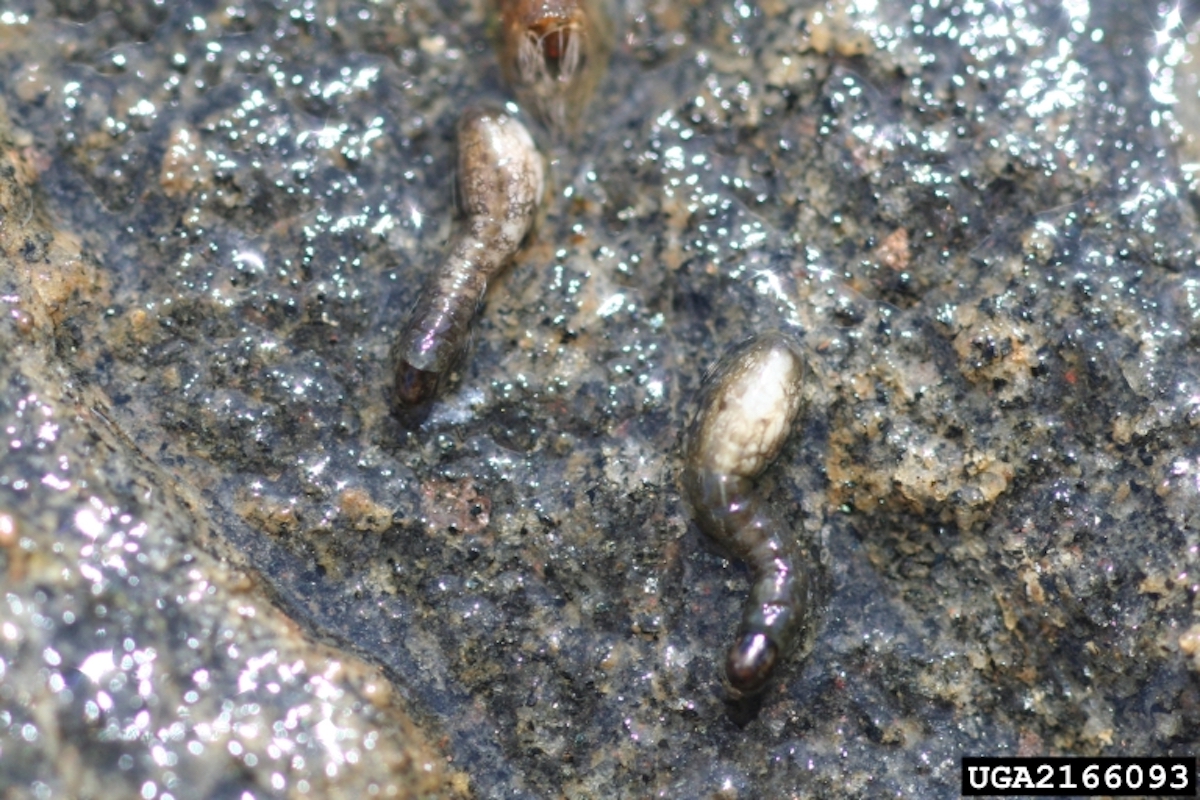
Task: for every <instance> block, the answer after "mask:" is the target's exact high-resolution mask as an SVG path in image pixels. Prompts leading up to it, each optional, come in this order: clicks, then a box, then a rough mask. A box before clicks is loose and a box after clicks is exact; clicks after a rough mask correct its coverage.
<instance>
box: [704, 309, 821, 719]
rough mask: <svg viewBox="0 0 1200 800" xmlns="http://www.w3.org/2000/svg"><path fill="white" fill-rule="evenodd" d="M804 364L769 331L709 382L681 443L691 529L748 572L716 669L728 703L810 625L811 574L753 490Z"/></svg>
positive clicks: (789, 344)
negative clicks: (728, 692) (733, 636)
mask: <svg viewBox="0 0 1200 800" xmlns="http://www.w3.org/2000/svg"><path fill="white" fill-rule="evenodd" d="M803 376H804V359H803V358H802V356H801V354H800V350H799V347H798V345H797V344H796V343H795V342H794V341H793V340H792V339H791V338H790V337H788V336H787V335H786V334H783V333H780V332H778V331H772V332H768V333H764V334H762V335H760V336H758V337H756V338H755V339H753V340H751V341H750V342H748V343H747V344H745V345H743V346H742V347H740V348H738V349H737V350H736V351H735V352H734V353H732V354H731V355H729V356H727V357H726V358H725V359H724V360H723V361H722V362H721V364H720V365H719V366H718V367H717V369H716V370H715V371H714V373H713V374H712V375H711V376H710V378H709V380H708V383H707V384H706V388H705V391H704V394H703V395H702V399H701V403H700V409H699V411H698V412H697V415H696V419H695V421H694V422H693V424H692V427H691V429H690V430H689V433H688V438H687V452H686V456H685V459H686V461H685V467H684V472H683V487H684V491H685V492H686V494H687V498H688V501H689V502H690V503H691V506H692V509H693V514H694V516H695V519H696V522H697V524H698V525H699V526H700V528H701V530H703V531H704V533H705V534H707V535H708V536H709V537H710V538H711V539H712V540H713V541H714V542H716V543H717V544H718V545H720V546H721V547H722V548H724V549H725V550H727V551H728V552H729V553H730V554H731V555H733V556H735V557H737V558H740V559H743V560H745V561H746V562H747V563H748V564H749V565H750V567H751V569H752V570H753V577H752V583H751V587H750V597H749V599H748V600H747V602H746V607H745V610H744V612H743V614H742V622H741V626H740V628H739V631H738V636H737V640H736V642H735V643H734V645H733V646H732V647H731V648H730V650H729V654H728V657H727V659H726V663H725V673H726V678H727V679H728V681H729V685H730V687H731V688H732V690H733V691H734V693H735V695H738V696H742V695H752V694H755V693H757V692H759V691H761V690H762V688H763V687H764V686H765V685H766V683H767V680H768V678H769V677H770V675H771V673H772V671H773V670H774V668H775V665H776V663H777V662H778V660H779V659H780V658H782V657H783V656H784V655H785V654H786V653H787V652H788V650H790V649H791V647H792V646H793V644H794V643H795V640H796V639H797V637H798V634H799V633H800V632H801V631H802V630H804V629H805V628H806V626H808V625H810V623H811V620H810V615H811V613H812V611H811V609H812V605H813V599H812V594H813V583H814V581H813V576H812V574H811V571H810V565H809V564H808V563H807V561H806V559H805V558H804V556H803V554H802V553H801V551H800V548H799V545H798V542H797V539H796V536H795V534H794V533H793V531H791V530H790V529H789V528H788V527H787V526H786V525H785V524H784V523H783V522H782V521H781V520H780V519H779V518H778V517H777V516H776V515H774V514H772V512H771V510H770V509H769V508H767V507H766V504H765V503H763V502H762V501H761V500H760V498H759V497H758V495H757V494H756V492H755V481H756V479H757V478H758V476H759V475H761V474H762V473H763V471H765V470H766V468H767V467H768V466H770V464H771V462H772V461H774V460H775V458H776V457H777V456H778V455H779V452H780V450H781V449H782V448H783V445H784V443H785V442H786V441H787V439H788V436H789V434H790V432H791V429H792V424H793V423H794V422H795V419H796V416H797V415H798V414H799V411H800V406H801V385H802V382H803Z"/></svg>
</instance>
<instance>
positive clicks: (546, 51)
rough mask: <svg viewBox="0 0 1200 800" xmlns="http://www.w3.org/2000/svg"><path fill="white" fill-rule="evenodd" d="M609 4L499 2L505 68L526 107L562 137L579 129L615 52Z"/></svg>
mask: <svg viewBox="0 0 1200 800" xmlns="http://www.w3.org/2000/svg"><path fill="white" fill-rule="evenodd" d="M602 3H603V0H497V6H498V7H499V10H500V25H501V35H500V63H501V66H502V67H503V68H504V73H505V77H506V78H507V79H508V82H509V83H510V84H512V85H513V87H514V88H515V89H516V92H517V95H518V97H519V98H520V100H521V102H522V103H524V104H525V105H526V106H527V107H532V108H533V109H534V110H535V111H536V112H537V114H538V116H540V117H541V118H542V120H543V121H544V122H545V123H546V124H547V125H548V126H550V127H551V128H552V129H554V130H556V131H562V130H566V129H573V128H575V127H577V123H578V119H579V115H580V113H581V112H582V110H583V106H584V105H585V104H586V103H587V99H588V98H589V97H590V96H591V94H592V91H593V90H594V89H595V87H596V83H597V81H598V80H599V78H600V74H601V73H602V72H603V71H604V66H605V64H606V63H607V61H608V52H609V50H611V49H612V26H611V23H610V21H609V18H608V16H607V15H606V14H605V13H604V8H603V7H602Z"/></svg>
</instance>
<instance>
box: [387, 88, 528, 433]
mask: <svg viewBox="0 0 1200 800" xmlns="http://www.w3.org/2000/svg"><path fill="white" fill-rule="evenodd" d="M544 173H545V165H544V164H543V163H542V157H541V154H540V153H538V150H537V146H536V145H535V144H534V142H533V137H532V136H530V134H529V131H528V129H526V127H525V126H524V125H523V124H522V123H521V121H520V120H518V119H517V118H516V117H514V116H513V115H511V114H509V113H507V112H504V111H500V110H496V109H492V108H485V107H476V108H471V109H468V110H467V111H466V112H464V113H463V115H462V117H461V118H460V119H459V121H458V193H459V199H460V204H461V207H462V211H463V216H464V220H463V221H462V222H461V223H460V224H459V225H458V226H457V228H456V229H455V232H454V234H453V236H452V237H451V239H450V250H449V253H448V255H447V256H446V259H445V261H444V262H443V263H442V264H441V266H440V267H439V268H437V269H435V270H434V271H433V272H432V273H431V274H430V275H429V277H428V278H427V279H426V281H425V285H424V286H423V287H422V289H421V293H420V295H419V297H418V299H417V303H416V306H415V307H414V308H413V310H412V314H411V315H410V316H409V320H408V324H407V325H405V327H404V328H403V330H402V331H401V333H400V336H399V338H398V339H397V340H396V342H395V344H394V345H393V346H392V361H393V364H394V367H395V380H394V382H393V385H392V398H391V400H392V409H393V412H394V413H396V414H397V415H398V416H404V415H405V413H406V412H407V411H408V410H410V409H413V408H414V407H418V406H421V405H423V404H425V403H427V402H428V401H430V400H432V399H433V398H434V396H435V395H436V394H437V391H438V388H439V386H440V384H441V382H442V380H443V379H444V378H445V376H446V375H447V373H449V372H450V370H451V369H452V368H453V367H454V365H455V364H456V363H457V362H458V360H459V359H460V358H461V356H462V354H463V352H464V351H465V350H466V346H467V342H468V339H469V333H470V329H471V320H472V319H473V318H474V316H475V312H476V310H477V309H478V308H479V303H480V301H481V300H482V299H483V294H484V292H485V291H486V290H487V284H488V281H489V280H491V279H492V277H493V276H495V275H496V273H497V272H499V270H500V268H501V267H503V266H504V265H505V264H506V263H507V262H508V260H509V258H511V257H512V255H513V254H514V253H516V251H517V248H519V247H520V245H521V242H522V240H523V239H524V238H525V236H526V235H527V234H528V233H529V230H530V228H531V227H532V226H533V221H534V217H535V216H536V214H537V209H538V205H539V203H540V202H541V199H542V194H543V190H544Z"/></svg>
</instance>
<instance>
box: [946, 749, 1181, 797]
mask: <svg viewBox="0 0 1200 800" xmlns="http://www.w3.org/2000/svg"><path fill="white" fill-rule="evenodd" d="M962 794H963V797H984V796H991V797H1016V796H1018V795H1020V796H1024V797H1089V796H1101V795H1103V796H1107V797H1135V796H1136V797H1195V796H1196V758H1195V757H1194V756H1187V757H1182V758H1175V757H1163V758H964V759H963V760H962Z"/></svg>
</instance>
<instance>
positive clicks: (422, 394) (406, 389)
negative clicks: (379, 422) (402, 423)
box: [391, 360, 441, 417]
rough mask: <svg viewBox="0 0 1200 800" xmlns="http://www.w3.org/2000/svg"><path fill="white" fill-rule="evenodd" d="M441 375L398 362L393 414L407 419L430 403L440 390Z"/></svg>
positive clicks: (393, 395) (394, 385)
mask: <svg viewBox="0 0 1200 800" xmlns="http://www.w3.org/2000/svg"><path fill="white" fill-rule="evenodd" d="M440 377H441V376H440V375H438V373H436V372H426V371H425V370H423V369H417V368H416V367H414V366H412V365H411V364H409V363H408V362H407V361H403V360H400V361H397V362H396V380H395V382H394V383H393V384H392V397H391V400H392V403H391V405H392V414H394V415H396V416H398V417H405V416H407V415H408V413H409V412H410V411H411V410H412V409H413V408H416V407H418V406H421V405H423V404H425V403H428V402H429V401H430V400H432V399H433V398H434V396H435V395H436V394H437V390H438V382H439V379H440Z"/></svg>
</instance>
